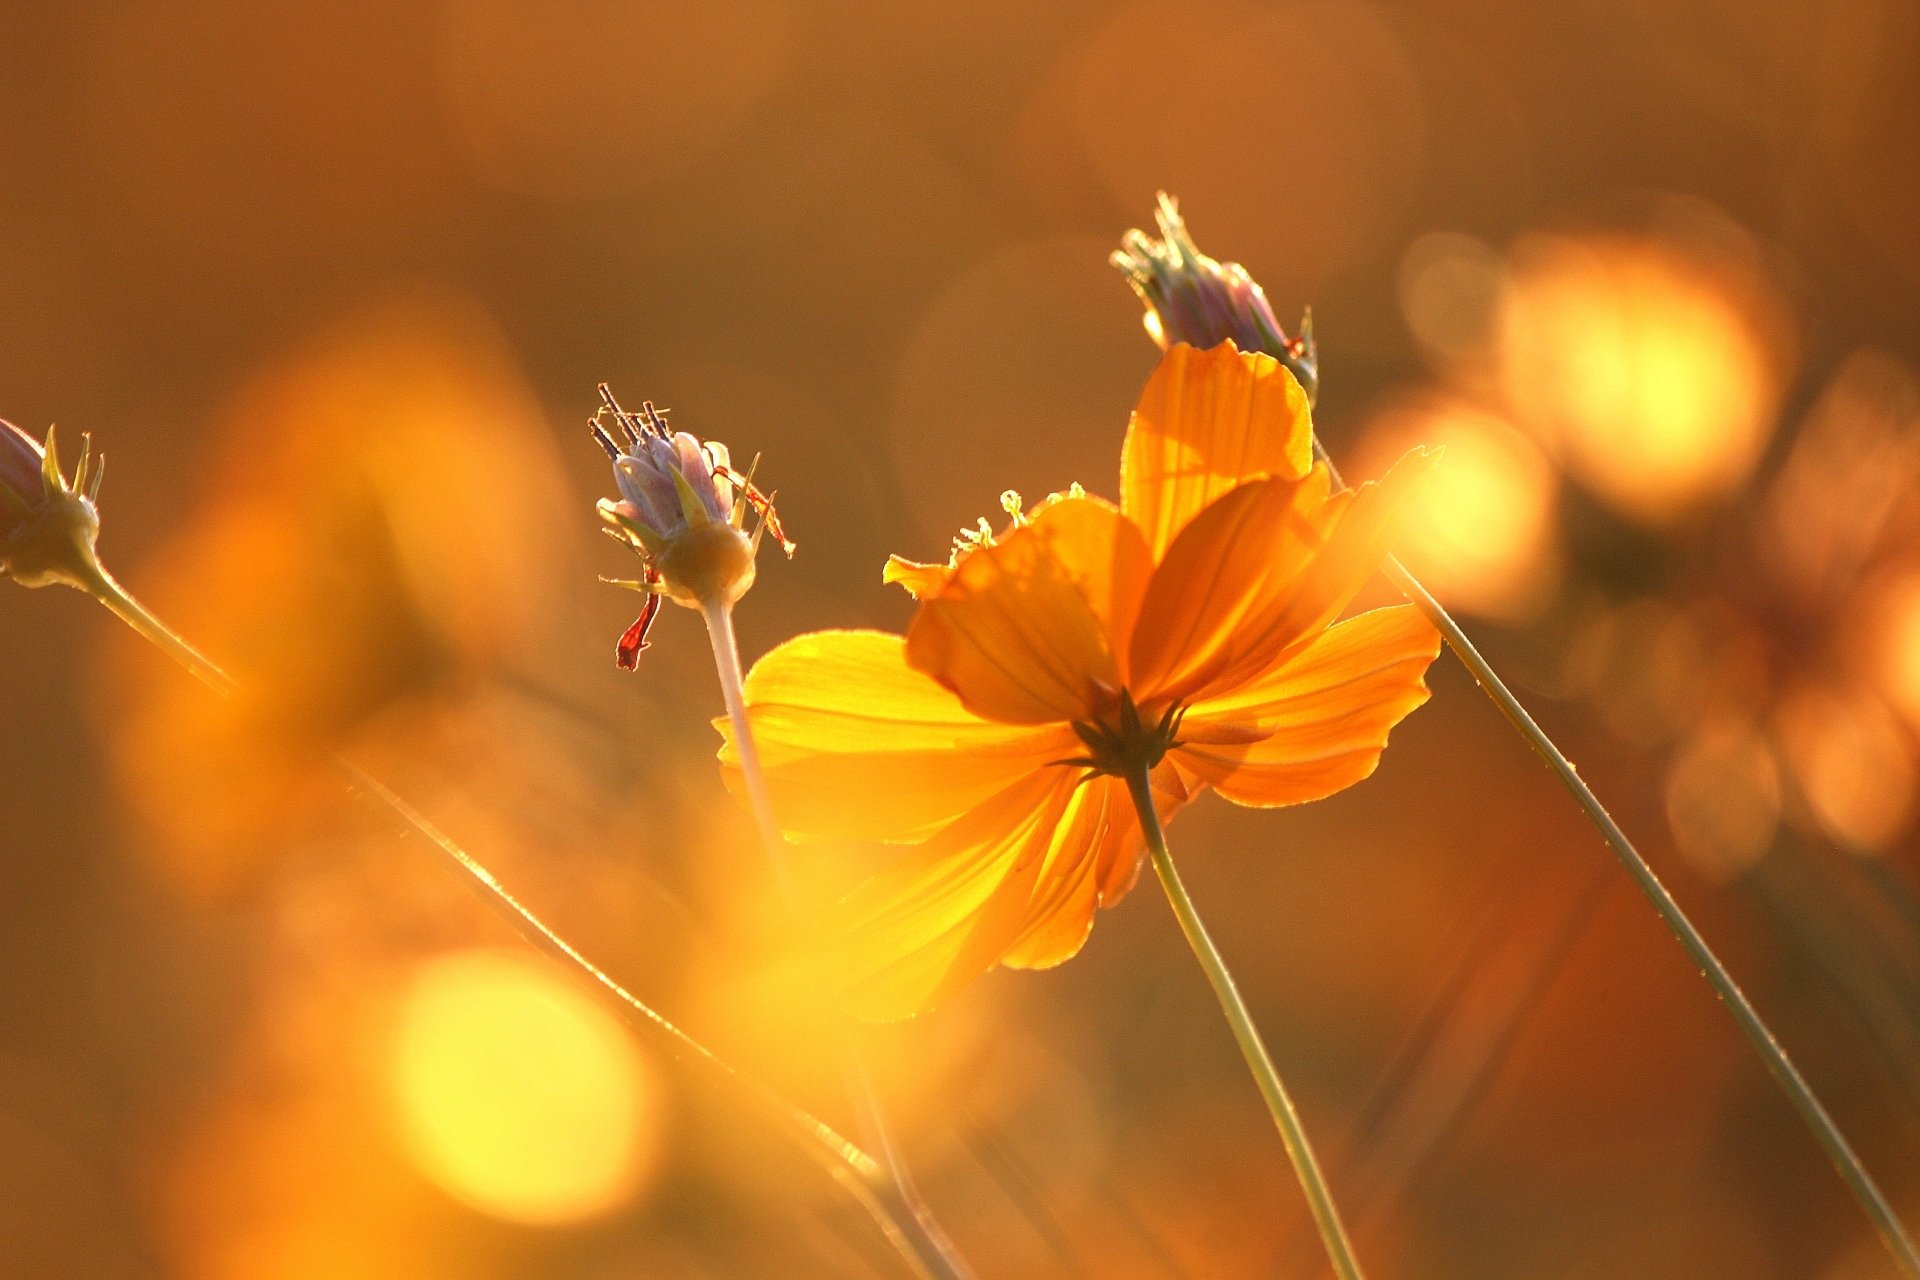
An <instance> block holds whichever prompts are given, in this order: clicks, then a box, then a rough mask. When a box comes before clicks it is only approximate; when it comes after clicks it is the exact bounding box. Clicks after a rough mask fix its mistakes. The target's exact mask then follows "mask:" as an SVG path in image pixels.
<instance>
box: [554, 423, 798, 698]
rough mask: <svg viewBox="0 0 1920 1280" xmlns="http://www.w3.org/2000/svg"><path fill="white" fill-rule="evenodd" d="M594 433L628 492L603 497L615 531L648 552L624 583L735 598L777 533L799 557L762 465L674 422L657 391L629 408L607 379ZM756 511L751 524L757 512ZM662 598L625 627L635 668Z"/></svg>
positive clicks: (675, 593) (698, 600) (678, 594)
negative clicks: (654, 397) (738, 462)
mask: <svg viewBox="0 0 1920 1280" xmlns="http://www.w3.org/2000/svg"><path fill="white" fill-rule="evenodd" d="M600 399H601V402H602V405H601V410H600V412H599V413H597V414H595V415H594V419H593V423H592V429H593V436H594V439H595V440H597V441H599V443H600V447H601V448H602V449H604V450H606V453H607V458H608V460H609V461H611V462H612V463H613V478H614V483H615V484H616V485H618V486H619V489H620V497H619V498H618V499H617V500H615V499H609V498H603V499H601V500H600V505H599V511H600V518H601V519H602V520H604V521H606V524H607V531H608V532H609V533H610V534H612V535H613V537H614V538H615V539H616V540H618V541H620V542H622V543H625V544H626V545H627V546H629V547H631V548H632V549H633V550H634V551H635V552H636V553H637V554H638V555H639V556H640V559H641V564H642V571H643V572H642V576H641V577H640V578H638V579H635V580H633V581H630V582H625V583H622V584H621V585H623V586H630V587H633V588H635V589H636V590H640V591H645V592H647V593H649V594H651V595H655V596H665V597H667V598H668V599H669V600H672V601H673V602H674V603H676V604H682V605H686V606H687V607H688V608H691V609H710V608H728V607H730V606H732V605H733V603H734V602H735V601H737V600H739V599H740V597H741V596H743V595H745V594H746V593H747V591H748V589H749V588H751V587H752V586H753V580H754V556H755V553H757V552H758V551H759V549H760V540H761V538H762V537H763V536H764V535H766V534H769V533H771V534H772V535H773V538H774V540H775V541H776V542H778V543H779V544H780V547H781V549H782V550H783V551H785V552H786V553H787V555H788V556H789V557H791V556H792V555H793V550H794V547H793V543H792V542H791V541H790V540H789V539H788V538H787V536H786V533H785V531H784V530H782V529H781V527H780V518H779V516H778V515H777V514H776V513H775V512H774V509H773V498H772V496H771V495H768V494H763V493H761V492H760V490H759V489H757V488H755V487H754V483H753V476H752V468H749V469H748V474H746V475H742V474H740V473H739V472H737V471H735V470H734V469H733V465H732V459H731V458H730V457H729V455H728V453H727V447H726V446H725V445H723V444H721V443H719V442H718V441H713V440H705V441H703V440H701V439H700V438H699V437H697V436H693V435H690V434H688V433H687V432H685V431H674V430H672V429H671V428H670V427H669V426H668V425H667V415H666V411H665V410H662V409H656V408H654V406H653V402H652V401H647V402H646V403H644V404H643V405H641V407H640V412H639V413H637V414H636V413H628V412H627V411H626V410H625V409H622V408H621V407H620V404H619V402H618V401H616V400H615V399H614V398H613V393H612V392H611V391H609V390H608V389H607V388H606V387H605V386H602V387H601V388H600ZM749 514H751V515H752V516H754V517H755V522H754V527H753V530H752V532H751V533H749V532H748V531H747V528H746V522H747V517H748V516H749ZM654 614H655V608H654V606H653V602H652V601H649V602H648V607H647V609H646V610H645V611H644V612H643V613H642V614H641V616H640V619H639V621H637V622H635V623H634V625H633V626H632V627H630V628H628V630H627V633H626V635H624V636H622V637H621V641H620V646H619V650H618V657H619V661H620V665H621V666H623V667H627V668H629V669H631V668H632V667H633V665H634V663H635V662H636V661H638V659H639V655H640V650H642V649H644V648H646V644H647V631H648V629H649V628H650V627H651V626H652V623H653V619H654Z"/></svg>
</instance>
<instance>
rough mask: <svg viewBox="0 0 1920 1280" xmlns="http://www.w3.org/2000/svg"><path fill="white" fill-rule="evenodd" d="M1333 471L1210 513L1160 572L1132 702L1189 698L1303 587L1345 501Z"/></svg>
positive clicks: (1141, 625)
mask: <svg viewBox="0 0 1920 1280" xmlns="http://www.w3.org/2000/svg"><path fill="white" fill-rule="evenodd" d="M1328 489H1329V481H1328V479H1327V471H1326V468H1325V467H1315V468H1314V469H1313V471H1312V472H1311V473H1309V474H1308V476H1307V477H1306V478H1305V479H1304V480H1299V481H1292V480H1285V479H1280V478H1267V479H1259V480H1250V481H1248V482H1247V483H1245V484H1243V485H1240V486H1239V487H1237V488H1235V489H1233V490H1231V491H1229V492H1228V493H1227V494H1226V495H1225V496H1223V497H1221V498H1219V499H1218V500H1217V501H1215V502H1213V503H1211V504H1209V505H1208V507H1207V509H1206V510H1205V511H1202V512H1201V513H1200V514H1199V515H1198V516H1196V517H1195V518H1194V519H1193V520H1192V521H1191V522H1190V523H1189V524H1188V525H1187V527H1186V528H1185V529H1183V530H1181V532H1180V536H1179V537H1177V538H1175V539H1174V542H1173V546H1171V547H1170V548H1168V550H1167V554H1166V557H1165V558H1164V559H1163V560H1162V561H1161V562H1160V564H1159V567H1157V568H1156V569H1155V570H1154V572H1153V578H1152V581H1151V582H1149V583H1148V586H1147V592H1146V599H1145V601H1144V602H1143V603H1142V605H1141V608H1140V620H1139V622H1138V623H1137V624H1136V625H1135V627H1134V632H1133V638H1132V641H1131V643H1130V645H1129V648H1128V659H1127V662H1128V672H1129V675H1130V678H1131V684H1130V686H1129V687H1130V688H1131V689H1132V691H1133V696H1134V698H1135V699H1136V700H1137V701H1139V702H1140V704H1141V705H1142V706H1147V707H1154V706H1158V705H1160V704H1161V703H1163V702H1165V701H1167V700H1172V699H1184V698H1185V697H1186V696H1187V695H1188V694H1189V693H1190V692H1191V691H1192V690H1193V689H1195V688H1198V687H1200V686H1201V685H1203V684H1205V683H1207V682H1208V681H1209V680H1210V679H1211V678H1212V677H1213V676H1214V675H1215V674H1216V673H1217V672H1218V671H1220V670H1221V669H1222V668H1224V667H1225V666H1227V665H1228V664H1229V663H1231V662H1232V661H1233V660H1234V658H1235V657H1236V656H1237V654H1238V652H1239V651H1240V650H1241V649H1243V648H1244V647H1245V645H1246V644H1247V639H1246V637H1245V636H1243V635H1242V633H1243V632H1244V631H1245V630H1246V629H1247V627H1248V624H1249V619H1251V618H1252V617H1253V616H1254V615H1255V614H1256V613H1258V612H1259V611H1261V610H1262V609H1264V608H1266V607H1268V606H1269V602H1270V600H1271V599H1272V597H1273V596H1274V595H1275V593H1276V592H1280V593H1284V591H1285V590H1286V587H1287V585H1288V584H1290V583H1293V582H1296V581H1298V580H1299V579H1300V578H1301V577H1302V576H1303V575H1304V574H1305V573H1306V572H1307V571H1308V569H1309V567H1310V566H1311V565H1312V564H1313V562H1314V558H1315V556H1316V555H1317V554H1318V553H1319V551H1320V549H1321V547H1322V546H1323V545H1324V544H1325V542H1326V541H1327V537H1328V530H1329V528H1330V527H1331V526H1332V525H1333V524H1334V523H1335V522H1336V521H1337V520H1338V519H1339V515H1340V513H1341V512H1342V511H1343V510H1344V509H1345V506H1346V502H1347V499H1346V498H1345V497H1344V496H1342V497H1340V498H1337V499H1335V500H1334V501H1332V502H1329V499H1328Z"/></svg>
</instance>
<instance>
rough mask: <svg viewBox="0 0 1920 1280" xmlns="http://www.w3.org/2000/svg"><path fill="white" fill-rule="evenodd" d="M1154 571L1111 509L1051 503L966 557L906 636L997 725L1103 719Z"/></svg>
mask: <svg viewBox="0 0 1920 1280" xmlns="http://www.w3.org/2000/svg"><path fill="white" fill-rule="evenodd" d="M1148 565H1149V561H1148V558H1147V551H1146V547H1145V545H1144V544H1143V543H1142V541H1141V539H1140V531H1139V530H1138V529H1136V528H1135V527H1134V526H1133V523H1132V522H1131V521H1129V520H1128V519H1126V517H1124V516H1122V515H1121V514H1120V513H1119V511H1118V510H1116V509H1115V508H1114V507H1113V506H1112V504H1110V503H1107V502H1102V501H1101V500H1099V499H1097V498H1090V497H1071V498H1064V499H1061V500H1060V501H1057V502H1051V503H1049V504H1047V505H1046V506H1045V507H1044V508H1043V509H1042V510H1041V511H1040V512H1039V513H1038V514H1037V515H1035V516H1034V518H1033V519H1032V520H1030V521H1028V522H1027V523H1026V524H1023V525H1021V526H1019V527H1018V528H1016V529H1014V530H1012V531H1011V532H1009V533H1008V534H1007V535H1006V536H1005V537H1003V538H1001V539H1000V540H999V541H998V542H996V543H994V544H993V545H991V546H986V547H981V548H979V549H978V550H975V551H973V552H971V553H970V554H968V555H967V556H965V557H964V558H963V559H962V560H961V561H960V564H959V567H958V568H956V569H955V570H954V571H953V573H952V575H951V576H950V577H949V578H948V579H947V583H946V585H945V586H944V587H943V588H942V589H941V590H940V593H939V594H938V595H937V596H935V597H934V598H932V599H930V600H928V601H927V602H926V603H925V604H923V605H922V606H921V608H920V612H919V614H918V616H916V617H915V619H914V622H913V626H912V627H911V628H910V629H909V630H908V632H907V660H908V661H909V662H911V663H912V664H913V665H914V666H915V667H916V668H918V669H919V670H921V671H924V672H926V673H927V674H928V675H930V676H932V677H933V678H934V679H936V680H938V681H939V682H940V683H941V684H943V685H945V686H946V687H947V688H949V689H951V690H953V692H954V693H955V694H956V695H958V696H959V698H960V700H961V701H962V702H963V703H964V704H966V706H967V708H968V709H969V710H971V711H973V712H974V713H975V714H976V715H979V716H982V717H984V718H986V719H988V720H995V721H1000V722H1002V723H1007V724H1044V723H1049V722H1054V723H1059V722H1065V721H1071V720H1085V719H1091V718H1094V717H1096V716H1098V715H1100V714H1101V713H1102V712H1104V711H1106V710H1107V709H1108V708H1110V707H1111V706H1112V705H1113V703H1114V700H1115V699H1116V698H1117V697H1118V693H1119V689H1120V686H1121V682H1122V680H1123V678H1124V677H1123V672H1122V670H1121V668H1120V664H1119V659H1118V657H1117V656H1116V655H1117V654H1118V653H1119V651H1120V645H1119V643H1118V637H1122V636H1125V635H1127V634H1128V633H1129V632H1130V631H1131V629H1132V627H1133V619H1134V617H1135V616H1136V615H1137V613H1138V612H1139V608H1140V597H1141V594H1142V593H1143V592H1144V590H1145V588H1146V579H1147V570H1148Z"/></svg>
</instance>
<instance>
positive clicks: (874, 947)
mask: <svg viewBox="0 0 1920 1280" xmlns="http://www.w3.org/2000/svg"><path fill="white" fill-rule="evenodd" d="M1073 784H1074V775H1073V774H1072V772H1071V771H1069V770H1067V769H1064V768H1055V769H1052V770H1047V771H1043V772H1040V773H1037V774H1034V775H1032V776H1030V777H1028V778H1026V779H1025V780H1023V781H1021V782H1019V783H1016V784H1014V785H1013V786H1011V787H1009V788H1007V789H1006V790H1005V791H1002V792H1001V793H999V794H998V795H995V796H993V797H991V798H989V799H988V800H986V801H985V802H984V803H982V804H981V805H980V806H979V807H978V808H976V809H974V810H973V811H972V812H970V813H968V814H966V815H964V816H963V817H961V818H960V819H959V820H958V821H957V822H955V823H954V824H953V825H952V826H951V827H949V828H948V829H947V830H945V831H942V832H941V833H940V834H939V835H937V836H935V837H934V838H933V839H932V840H929V841H928V842H927V843H926V844H924V845H919V846H917V847H915V848H913V849H910V850H906V851H904V852H903V853H902V855H901V858H900V861H899V863H898V864H897V865H895V866H894V867H892V868H891V869H889V870H887V871H884V872H882V873H881V874H880V875H877V876H875V877H874V878H873V879H871V880H869V881H867V882H866V883H865V884H863V885H861V886H860V887H859V888H858V889H856V890H855V891H854V892H853V894H851V895H850V896H849V897H848V899H847V901H846V903H845V904H843V911H842V913H841V917H840V920H839V921H838V924H839V927H838V928H837V929H836V948H835V949H836V953H837V958H838V960H839V968H840V970H841V980H842V988H843V989H842V996H843V999H844V1000H845V1002H846V1004H847V1007H848V1009H849V1011H850V1012H851V1013H853V1015H854V1016H855V1017H858V1018H863V1019H866V1020H868V1021H872V1022H888V1021H893V1020H896V1019H899V1018H909V1017H912V1016H913V1015H914V1014H916V1013H920V1012H921V1011H923V1010H925V1009H928V1008H931V1007H932V1006H933V1005H935V1004H938V1003H939V1002H940V1001H942V1000H944V999H945V998H947V997H948V996H950V995H952V994H953V993H954V992H955V991H957V990H959V989H960V988H961V987H962V986H964V985H966V984H967V983H968V982H971V981H972V980H973V979H975V978H977V977H979V976H980V975H981V974H983V973H985V972H986V971H987V970H988V969H991V968H992V967H993V966H994V965H995V964H997V963H998V962H999V961H1000V958H1001V957H1002V956H1003V955H1005V954H1006V952H1007V950H1008V948H1009V947H1011V946H1012V945H1013V943H1014V942H1015V940H1016V939H1017V938H1018V937H1019V935H1020V933H1021V931H1022V929H1023V927H1024V921H1025V919H1026V915H1027V911H1028V908H1029V906H1030V904H1031V902H1032V900H1033V894H1034V886H1035V884H1036V883H1037V881H1038V879H1039V876H1040V874H1041V871H1042V869H1043V868H1044V867H1045V866H1046V865H1047V863H1048V861H1049V859H1050V856H1051V855H1052V851H1053V850H1054V847H1055V845H1056V842H1057V841H1059V839H1060V838H1061V835H1062V832H1063V830H1066V831H1069V832H1072V831H1077V830H1078V827H1079V825H1080V824H1079V823H1078V822H1072V821H1065V822H1063V819H1066V818H1067V816H1068V814H1069V811H1070V810H1076V809H1078V808H1080V807H1081V806H1082V803H1083V798H1082V797H1081V796H1080V795H1078V794H1077V793H1076V791H1075V789H1074V785H1073Z"/></svg>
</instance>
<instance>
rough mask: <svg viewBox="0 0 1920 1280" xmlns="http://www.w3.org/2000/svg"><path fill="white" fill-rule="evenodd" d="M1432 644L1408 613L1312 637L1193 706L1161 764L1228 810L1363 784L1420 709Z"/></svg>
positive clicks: (1435, 645)
mask: <svg viewBox="0 0 1920 1280" xmlns="http://www.w3.org/2000/svg"><path fill="white" fill-rule="evenodd" d="M1439 651H1440V635H1439V632H1437V631H1435V630H1434V628H1433V625H1432V624H1431V623H1429V622H1428V621H1427V620H1426V618H1425V617H1423V616H1422V615H1421V613H1420V611H1419V610H1418V609H1417V608H1415V607H1414V606H1412V605H1396V606H1394V607H1392V608H1390V609H1375V610H1373V611H1372V612H1370V613H1363V614H1361V615H1360V616H1359V617H1356V618H1350V619H1348V620H1347V621H1345V622H1342V623H1340V624H1339V625H1338V626H1335V627H1331V628H1329V629H1328V630H1326V631H1323V632H1321V633H1320V635H1319V636H1317V637H1316V638H1315V639H1314V640H1313V641H1311V642H1310V643H1308V644H1306V645H1303V646H1301V647H1300V648H1298V649H1296V650H1295V651H1294V652H1293V653H1292V654H1291V655H1289V657H1288V659H1287V661H1286V662H1285V663H1284V664H1283V665H1282V666H1281V667H1280V668H1279V669H1278V670H1276V671H1274V672H1272V673H1271V674H1269V675H1267V676H1266V677H1264V678H1263V679H1261V680H1259V681H1257V682H1255V683H1253V684H1249V685H1246V686H1244V687H1242V688H1239V689H1236V690H1234V691H1233V692H1232V693H1231V694H1230V695H1227V696H1225V697H1221V698H1215V699H1211V700H1208V701H1204V702H1197V703H1195V704H1194V705H1193V707H1192V708H1191V709H1190V710H1189V711H1188V713H1187V718H1186V721H1185V723H1184V724H1183V725H1182V726H1181V730H1180V739H1181V745H1180V746H1179V747H1178V748H1176V749H1175V752H1174V754H1173V756H1172V757H1170V758H1177V759H1178V760H1179V762H1180V763H1181V764H1182V765H1183V766H1185V767H1186V768H1188V769H1190V770H1192V771H1193V772H1194V773H1195V774H1197V775H1199V776H1200V777H1201V778H1203V779H1205V780H1206V781H1207V782H1208V783H1209V784H1211V785H1212V786H1213V787H1214V788H1215V789H1217V790H1218V791H1219V792H1220V794H1221V795H1223V796H1225V797H1226V798H1227V799H1229V800H1232V801H1233V802H1235V803H1236V804H1244V805H1253V806H1257V807H1262V808H1266V807H1272V806H1276V805H1286V804H1300V803H1303V802H1305V801H1308V800H1318V799H1321V798H1323V797H1325V796H1329V795H1332V794H1333V793H1334V792H1336V791H1340V790H1342V789H1344V788H1346V787H1349V786H1352V785H1353V784H1354V783H1356V782H1358V781H1360V780H1361V779H1362V778H1365V777H1367V776H1368V775H1369V774H1371V773H1372V772H1373V771H1374V768H1375V767H1376V766H1377V765H1378V764H1379V762H1380V753H1381V752H1382V751H1383V750H1385V748H1386V745H1387V735H1388V733H1389V732H1390V731H1391V730H1392V729H1393V727H1394V726H1395V725H1396V724H1398V723H1399V722H1400V721H1401V720H1403V719H1404V718H1405V717H1406V716H1407V714H1408V713H1409V712H1411V711H1412V710H1413V709H1414V708H1415V707H1417V706H1419V705H1420V704H1421V703H1423V702H1425V701H1426V700H1427V685H1426V671H1427V667H1428V665H1429V664H1430V663H1432V661H1433V659H1434V657H1435V655H1436V654H1438V653H1439Z"/></svg>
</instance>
